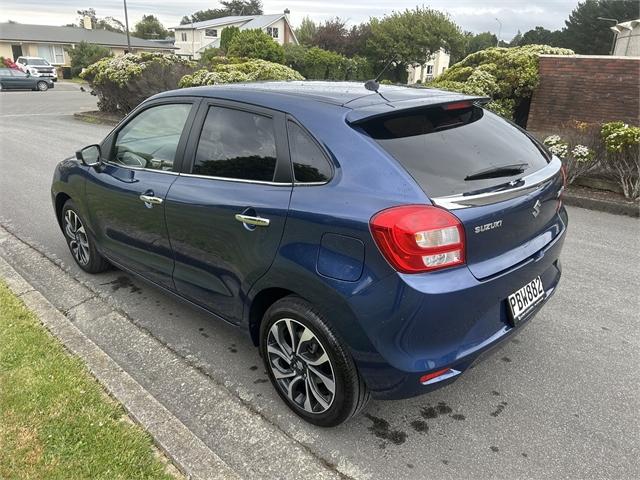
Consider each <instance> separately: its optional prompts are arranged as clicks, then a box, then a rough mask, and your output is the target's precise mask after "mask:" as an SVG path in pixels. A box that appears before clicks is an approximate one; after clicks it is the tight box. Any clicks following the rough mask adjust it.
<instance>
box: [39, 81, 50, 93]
mask: <svg viewBox="0 0 640 480" xmlns="http://www.w3.org/2000/svg"><path fill="white" fill-rule="evenodd" d="M36 85H37V88H38V90H40V91H41V92H46V91H47V90H49V85H48V84H47V82H38V83H37V84H36Z"/></svg>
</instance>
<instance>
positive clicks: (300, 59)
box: [284, 45, 373, 80]
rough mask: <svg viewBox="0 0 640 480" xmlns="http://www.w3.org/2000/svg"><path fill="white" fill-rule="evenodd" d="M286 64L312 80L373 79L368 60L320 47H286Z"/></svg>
mask: <svg viewBox="0 0 640 480" xmlns="http://www.w3.org/2000/svg"><path fill="white" fill-rule="evenodd" d="M284 52H285V62H284V63H285V64H286V65H288V66H289V67H291V68H293V69H295V70H298V71H299V72H300V73H301V74H302V75H304V76H305V77H306V78H308V79H310V80H366V79H368V78H371V77H372V76H373V75H372V69H371V65H370V64H369V62H368V61H367V59H366V58H363V57H358V56H355V57H353V58H347V57H345V56H344V55H340V54H339V53H336V52H332V51H329V50H323V49H322V48H318V47H311V48H307V47H304V46H302V45H286V46H285V49H284Z"/></svg>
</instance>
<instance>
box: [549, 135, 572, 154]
mask: <svg viewBox="0 0 640 480" xmlns="http://www.w3.org/2000/svg"><path fill="white" fill-rule="evenodd" d="M544 144H545V145H546V146H547V148H548V149H549V151H550V152H551V153H552V154H554V155H555V156H556V157H558V158H560V159H563V158H565V157H566V156H567V152H568V151H569V144H568V143H567V142H565V141H564V140H563V139H562V138H561V137H560V135H550V136H548V137H547V138H545V139H544Z"/></svg>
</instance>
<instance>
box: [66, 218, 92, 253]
mask: <svg viewBox="0 0 640 480" xmlns="http://www.w3.org/2000/svg"><path fill="white" fill-rule="evenodd" d="M64 233H65V234H66V235H67V238H68V239H69V248H70V249H71V254H72V255H73V256H74V258H75V259H76V260H77V261H78V263H80V264H81V265H87V264H88V263H89V260H90V259H91V257H90V254H89V237H88V236H87V232H86V230H85V228H84V225H83V224H82V220H80V217H79V216H78V214H77V213H76V212H74V211H73V210H67V213H66V214H65V216H64Z"/></svg>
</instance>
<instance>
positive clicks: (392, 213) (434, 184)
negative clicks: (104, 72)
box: [52, 82, 567, 426]
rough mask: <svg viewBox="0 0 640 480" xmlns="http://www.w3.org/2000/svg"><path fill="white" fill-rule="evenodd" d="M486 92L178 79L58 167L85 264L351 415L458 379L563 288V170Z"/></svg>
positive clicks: (287, 386) (296, 398)
mask: <svg viewBox="0 0 640 480" xmlns="http://www.w3.org/2000/svg"><path fill="white" fill-rule="evenodd" d="M486 100H487V99H486V98H477V97H469V96H463V95H459V94H454V93H448V92H443V91H438V90H430V89H417V88H405V87H392V86H382V87H380V89H379V90H378V91H370V90H368V89H366V88H365V87H364V86H362V85H360V84H354V83H326V82H275V83H255V84H236V85H231V86H228V85H225V86H212V87H201V88H193V89H182V90H177V91H171V92H165V93H162V94H159V95H156V96H154V97H152V98H150V99H149V100H147V101H145V102H144V103H142V104H141V105H140V106H139V107H138V108H136V109H135V110H134V111H133V112H131V113H130V114H129V115H127V117H126V118H125V119H124V120H123V121H122V122H121V123H120V124H119V125H118V126H117V127H116V128H115V129H114V130H113V131H112V132H111V133H110V134H109V135H108V136H107V137H106V138H105V139H104V140H103V141H102V143H100V144H99V145H91V146H88V147H86V148H84V149H83V150H80V151H79V152H77V153H76V156H75V158H73V159H68V160H65V161H63V162H62V163H60V164H59V165H58V167H57V169H56V172H55V177H54V180H53V187H52V196H53V204H54V207H55V214H56V216H57V219H58V222H59V224H60V227H61V229H62V232H63V233H64V235H65V238H66V240H67V243H68V245H69V249H70V251H71V254H72V255H73V258H74V259H75V261H76V262H77V263H78V265H79V266H80V267H81V268H82V269H84V270H85V271H87V272H90V273H97V272H101V271H103V270H105V269H107V268H108V267H109V265H110V264H112V265H115V266H116V267H117V268H121V269H124V270H127V271H129V272H131V273H133V274H136V275H138V276H140V277H142V278H144V279H145V280H147V281H149V282H151V283H152V284H154V285H156V286H158V287H160V288H162V289H164V290H165V291H166V292H168V293H171V294H174V295H177V296H178V297H180V298H182V299H184V300H186V301H187V302H189V303H191V304H193V305H196V306H198V307H200V308H202V309H204V310H206V311H208V312H209V313H211V314H213V315H214V316H216V317H218V318H221V319H223V320H224V321H226V322H229V323H231V324H234V325H237V326H238V327H240V328H242V329H243V330H245V331H246V332H247V334H248V335H250V336H251V338H252V339H253V342H254V343H255V345H256V346H258V347H259V349H260V353H261V355H262V358H263V359H264V364H265V366H266V369H267V372H268V374H269V377H270V379H271V382H272V383H273V386H274V387H275V390H276V391H277V392H278V394H279V395H280V396H281V397H282V399H283V400H284V402H286V404H287V405H288V406H289V407H290V408H291V409H292V410H293V411H294V412H295V413H297V414H298V415H300V416H301V417H303V418H304V419H306V420H307V421H309V422H311V423H314V424H316V425H321V426H333V425H337V424H339V423H341V422H343V421H345V420H347V419H348V418H350V417H351V416H352V415H355V414H356V413H357V412H359V411H360V410H361V409H362V408H363V407H364V406H365V404H366V403H367V401H368V400H369V398H370V397H371V396H373V397H374V398H380V399H398V398H406V397H410V396H414V395H418V394H422V393H425V392H428V391H430V390H432V389H435V388H438V387H441V386H443V385H446V384H448V383H450V382H452V381H454V380H455V379H457V378H459V377H460V375H461V374H462V373H463V372H464V371H465V370H467V369H468V368H469V367H470V366H471V365H472V364H473V363H474V361H476V360H477V359H478V357H479V356H480V355H481V354H483V353H484V352H486V351H487V350H489V349H490V348H492V347H494V346H495V345H496V344H498V343H500V342H501V341H504V340H505V339H506V338H508V337H509V336H510V335H511V334H513V332H516V331H517V330H518V329H519V328H520V327H521V326H522V325H523V324H524V323H526V322H527V321H529V320H530V319H531V318H532V317H533V316H534V315H535V314H536V312H538V311H539V310H540V308H541V307H542V305H543V304H544V303H545V302H546V301H547V300H548V299H549V297H550V296H551V295H552V294H553V293H554V291H555V289H556V288H557V286H558V281H559V279H560V271H561V268H560V261H559V255H560V250H561V248H562V244H563V240H564V236H565V232H566V228H567V214H566V211H565V209H564V207H563V205H562V191H563V188H564V174H563V170H562V168H561V163H560V160H558V159H557V158H555V157H553V156H551V155H550V154H549V153H548V152H547V150H545V148H544V147H543V146H542V145H540V143H538V142H537V141H536V140H535V139H534V138H532V137H531V136H530V135H529V134H527V133H526V132H525V131H523V130H521V129H520V128H518V127H516V126H514V125H512V124H510V123H509V122H507V121H505V120H503V119H502V118H500V117H498V116H497V115H495V114H493V113H491V112H490V111H488V110H485V109H483V108H482V104H483V103H484V102H486Z"/></svg>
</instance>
